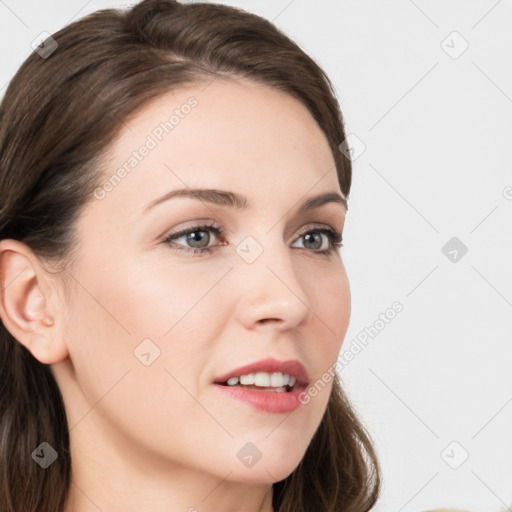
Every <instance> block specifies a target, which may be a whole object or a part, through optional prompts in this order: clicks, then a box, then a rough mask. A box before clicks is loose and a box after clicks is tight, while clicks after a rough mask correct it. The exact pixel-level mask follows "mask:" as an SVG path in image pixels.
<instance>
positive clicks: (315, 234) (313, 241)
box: [299, 227, 343, 254]
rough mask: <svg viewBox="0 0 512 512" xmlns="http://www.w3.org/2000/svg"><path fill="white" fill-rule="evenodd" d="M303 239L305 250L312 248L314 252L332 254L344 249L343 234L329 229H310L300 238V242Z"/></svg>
mask: <svg viewBox="0 0 512 512" xmlns="http://www.w3.org/2000/svg"><path fill="white" fill-rule="evenodd" d="M301 239H303V240H304V243H305V244H306V247H304V248H305V249H308V248H312V249H313V252H317V253H320V254H330V253H333V252H335V251H336V250H337V249H338V248H341V247H343V242H342V235H341V233H339V232H338V231H336V230H335V229H332V228H329V227H315V228H313V229H312V228H311V227H309V229H308V231H306V232H305V233H303V234H301V235H300V236H299V240H301ZM324 241H325V242H326V243H324ZM308 245H309V246H310V247H307V246H308ZM311 246H312V247H311ZM322 247H323V250H321V249H322Z"/></svg>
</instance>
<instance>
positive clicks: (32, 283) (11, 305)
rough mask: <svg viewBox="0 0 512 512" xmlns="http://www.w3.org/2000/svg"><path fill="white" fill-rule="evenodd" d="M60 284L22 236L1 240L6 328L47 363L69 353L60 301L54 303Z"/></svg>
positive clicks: (0, 305)
mask: <svg viewBox="0 0 512 512" xmlns="http://www.w3.org/2000/svg"><path fill="white" fill-rule="evenodd" d="M52 286H56V283H55V280H53V279H51V276H50V274H48V273H47V272H46V271H45V270H44V269H43V268H42V267H41V265H40V262H39V260H38V258H37V257H36V256H35V255H34V253H33V252H32V251H31V249H30V248H29V247H28V246H27V245H26V244H24V243H22V242H19V241H18V240H12V239H4V240H0V292H1V296H0V317H1V319H2V323H3V324H4V326H5V327H6V329H7V330H8V331H9V332H10V333H11V334H12V336H13V337H14V338H16V340H18V341H19V342H20V343H21V344H22V345H24V346H25V347H26V348H27V349H28V350H29V351H30V352H31V354H32V355H33V356H34V357H35V358H36V359H37V360H39V361H40V362H41V363H44V364H53V363H57V362H59V361H62V360H63V359H66V357H68V355H69V352H68V349H67V346H66V343H65V341H64V340H63V339H62V336H59V331H60V329H59V328H58V327H60V326H59V325H58V320H59V318H56V317H55V315H54V314H53V310H58V305H56V304H51V303H50V297H52V296H53V295H57V294H52V293H51V292H52V288H51V287H52Z"/></svg>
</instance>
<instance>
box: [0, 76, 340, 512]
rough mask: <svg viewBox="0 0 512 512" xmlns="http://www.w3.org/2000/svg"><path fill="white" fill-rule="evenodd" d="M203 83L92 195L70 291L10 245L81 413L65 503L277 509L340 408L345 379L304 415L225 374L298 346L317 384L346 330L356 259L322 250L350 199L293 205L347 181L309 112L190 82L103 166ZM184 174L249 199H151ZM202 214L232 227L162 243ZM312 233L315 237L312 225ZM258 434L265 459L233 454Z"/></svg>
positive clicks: (155, 107)
mask: <svg viewBox="0 0 512 512" xmlns="http://www.w3.org/2000/svg"><path fill="white" fill-rule="evenodd" d="M191 96H193V97H194V98H195V99H196V100H197V105H196V106H195V107H194V108H192V109H191V110H190V112H189V114H187V115H184V116H183V117H181V118H180V120H179V123H178V124H177V125H176V126H175V127H174V129H173V130H172V131H171V132H169V133H167V134H165V136H164V137H163V138H162V140H161V141H159V142H158V144H157V145H156V147H154V148H152V149H151V150H150V151H149V153H148V154H147V155H146V156H145V157H144V158H143V159H142V160H141V161H140V162H139V163H138V165H137V166H136V167H135V168H133V170H132V171H131V172H130V173H128V174H127V175H126V176H125V177H124V178H123V179H122V180H121V181H120V182H119V183H117V184H116V185H115V186H114V187H112V188H111V189H110V190H109V191H108V192H106V193H105V194H104V197H103V198H101V199H96V198H92V199H91V201H90V203H89V205H88V207H87V209H86V210H85V212H84V213H83V214H82V215H81V217H80V218H79V221H78V225H77V230H78V240H79V244H78V247H77V258H76V260H74V261H73V265H72V266H70V267H69V269H68V271H67V272H68V273H69V276H68V279H69V283H70V287H69V289H65V287H64V282H63V277H64V275H63V274H52V273H50V272H47V271H46V267H44V266H43V265H42V264H41V262H40V261H39V260H38V258H36V257H35V256H34V254H33V253H32V252H31V251H30V249H29V248H28V247H26V246H25V245H24V244H21V243H19V242H16V241H14V240H3V241H1V242H0V264H1V268H2V272H1V279H2V283H1V284H2V288H6V289H5V290H4V292H3V294H2V301H1V309H0V314H1V317H2V320H3V321H4V324H5V325H6V327H7V328H8V329H9V330H10V332H11V333H12V334H13V335H14V337H15V338H16V339H17V340H18V341H19V342H20V343H22V344H23V345H25V346H26V347H27V348H28V349H29V350H30V351H31V353H32V354H33V355H34V357H36V358H37V359H39V360H40V361H41V362H44V363H45V364H49V365H51V369H52V372H53V374H54V376H55V378H56V380H57V383H58V385H59V387H60V389H61V391H62V394H63V398H64V402H65V406H66V410H67V416H68V422H69V428H70V437H71V451H72V463H73V483H72V486H71V489H70V498H69V503H68V507H67V512H93V511H94V512H97V511H98V509H100V510H103V511H105V512H106V511H108V512H117V511H123V512H126V511H137V512H138V511H140V510H151V511H152V512H164V511H165V512H219V511H222V512H272V511H273V508H272V484H273V483H274V482H277V481H279V480H281V479H284V478H286V477H287V476H288V475H289V474H290V473H291V472H292V471H293V470H294V469H295V468H296V467H297V465H298V464H299V462H300V460H301V459H302V457H303V456H304V453H305V451H306V449H307V447H308V445H309V443H310V441H311V439H312V437H313V435H314V433H315V431H316V429H317V428H318V426H319V424H320V421H321V419H322V416H323V414H324V412H325V409H326V406H327V402H328V399H329V393H330V390H331V386H332V384H331V383H329V384H328V385H327V386H326V387H325V388H324V389H323V390H322V391H321V392H319V393H318V394H317V395H316V396H314V397H312V398H311V400H310V402H309V403H308V404H307V405H302V406H301V407H300V408H299V409H297V410H296V411H294V412H293V413H291V414H275V413H267V412H262V411H257V410H255V409H253V408H252V407H250V406H249V405H247V404H246V403H244V402H237V401H234V400H231V399H229V398H227V397H226V396H224V394H223V393H220V392H219V390H218V389H216V387H215V386H214V385H213V381H214V379H215V378H216V377H217V376H219V375H221V374H224V373H226V372H227V371H229V370H231V369H234V368H237V367H239V366H242V365H245V364H248V363H251V362H254V361H257V360H259V359H262V358H267V357H274V358H276V359H279V360H288V359H298V360H299V361H300V362H302V363H303V364H304V366H305V367H306V369H307V372H308V374H309V381H310V383H314V382H315V381H317V379H320V378H321V376H322V374H324V372H326V371H327V370H328V369H329V368H330V367H331V366H332V365H333V364H334V363H335V361H336V359H337V357H338V354H339V351H340V348H341V345H342V342H343V339H344V337H345V333H346V330H347V328H348V324H349V318H350V289H349V282H348V278H347V275H346V272H345V268H344V265H343V262H342V256H341V253H340V252H339V249H337V248H334V250H333V252H331V253H328V254H321V253H320V252H318V251H321V250H326V249H328V248H329V238H328V236H327V235H325V234H322V233H320V232H317V231H316V229H317V228H329V227H330V228H332V229H334V230H336V231H338V232H342V230H343V225H344V222H345V207H344V206H343V205H341V204H338V203H336V202H329V203H326V204H324V205H322V206H320V207H317V208H315V209H313V210H310V211H307V212H306V213H303V214H301V215H298V214H297V210H298V207H299V205H300V204H301V203H302V202H303V201H304V200H305V199H307V198H310V197H313V196H316V195H319V194H321V193H326V192H334V193H338V194H341V191H340V188H339V183H338V180H337V176H336V170H335V167H334V160H333V157H332V154H331V151H330V148H329V146H328V143H327V140H326V138H325V136H324V134H323V132H322V131H321V129H320V128H319V126H318V125H317V123H316V122H315V121H314V119H313V117H312V116H311V115H310V114H309V112H308V111H307V109H306V108H305V107H304V106H303V105H302V104H301V103H300V102H298V101H297V100H295V99H294V98H292V97H291V96H288V95H286V94H284V93H282V92H280V91H277V90H274V89H272V88H269V87H265V86H262V85H258V84H255V83H252V82H249V81H238V82H237V81H234V80H233V81H225V80H221V79H216V80H215V81H213V83H212V84H211V85H210V86H209V87H207V88H206V89H205V85H204V84H199V85H195V86H188V87H187V88H183V89H180V90H178V91H175V92H173V93H169V94H166V95H165V96H162V97H160V98H158V99H156V100H155V101H153V102H152V103H151V104H150V105H147V106H146V107H145V108H144V109H143V110H142V111H141V112H139V113H138V114H137V115H136V116H134V117H133V118H132V119H130V120H127V122H126V123H125V127H124V128H123V131H122V133H121V136H120V137H119V138H118V139H117V141H116V143H115V144H114V145H113V146H112V148H111V151H110V153H109V157H108V159H107V160H106V161H105V165H106V172H105V181H106V180H108V178H109V177H111V176H112V174H114V173H115V171H116V170H117V169H119V168H120V167H122V165H123V163H125V162H126V161H127V160H128V158H130V155H131V154H132V153H133V151H135V150H138V148H140V147H141V146H142V145H144V144H145V141H146V140H147V139H146V138H147V136H148V134H152V133H154V129H155V127H157V126H159V123H161V122H162V121H163V120H166V119H169V116H170V113H172V111H173V109H175V108H179V107H180V106H181V105H183V104H185V103H187V99H188V98H190V97H191ZM153 138H155V137H153ZM185 187H202V188H215V189H222V190H229V191H232V192H236V193H238V194H242V195H244V196H246V198H247V201H248V203H249V204H250V207H249V208H247V209H246V210H241V209H240V210H237V209H234V208H231V207H229V206H221V205H215V204H212V203H208V202H206V201H201V200H198V199H193V198H186V197H180V198H173V199H171V200H168V201H164V202H162V203H160V204H158V205H156V206H154V207H153V208H151V209H149V210H148V211H144V209H145V207H146V206H147V205H148V204H149V203H151V202H152V201H154V200H155V199H157V198H159V197H161V196H163V195H164V194H165V193H167V192H169V191H171V190H176V189H182V188H185ZM105 188H108V187H105ZM103 190H105V189H103ZM204 223H215V224H216V225H217V224H218V225H220V226H221V227H222V229H223V230H224V233H223V234H222V235H220V236H218V237H217V235H216V234H215V233H214V232H212V231H207V232H206V233H198V234H200V235H202V238H201V240H203V241H204V240H205V239H206V245H207V247H209V248H211V252H210V253H207V252H206V253H203V254H193V253H192V252H187V249H189V250H190V251H193V250H194V249H193V248H194V247H199V246H200V244H199V243H198V242H197V241H196V242H195V245H193V244H192V241H191V238H190V236H189V237H187V236H186V235H185V236H181V237H180V238H176V239H174V240H173V242H172V243H170V242H169V243H166V242H164V241H163V238H164V237H165V236H166V235H169V234H171V233H176V232H178V231H180V230H182V229H184V228H188V227H193V226H200V225H202V224H204ZM196 231H201V230H199V229H198V230H196ZM311 232H312V233H318V234H317V236H318V237H319V242H318V246H317V245H315V242H314V240H309V241H308V240H307V239H306V237H305V236H304V235H305V234H306V233H311ZM208 233H209V237H210V238H209V242H208V241H207V240H208ZM246 237H252V238H253V239H254V240H255V241H256V242H257V244H258V245H259V246H260V247H261V248H262V253H261V255H260V256H259V257H258V258H257V259H255V261H253V262H251V263H248V262H247V261H246V260H244V258H243V257H241V256H240V254H239V253H237V251H236V248H237V246H238V245H239V244H240V243H241V242H242V241H243V240H244V239H246ZM198 238H199V237H196V240H197V239H198ZM172 247H180V248H181V250H174V249H173V248H172ZM249 247H250V250H251V251H254V250H256V249H255V247H257V246H256V245H250V246H249ZM7 283H10V284H9V286H8V287H6V284H7ZM146 339H149V340H151V342H149V344H147V345H145V347H146V350H145V353H148V350H149V352H150V356H151V358H153V357H154V356H155V354H156V352H155V351H156V350H159V351H160V352H159V355H158V357H156V358H155V359H154V360H153V361H152V362H151V364H149V365H146V364H143V363H142V362H141V360H140V358H138V357H136V356H135V355H134V350H135V351H136V352H137V347H138V346H140V344H141V342H142V341H143V340H146ZM146 343H148V342H146ZM154 347H158V349H155V348H154ZM139 356H140V354H139ZM144 357H145V358H146V360H147V359H148V357H149V356H147V355H146V356H144ZM146 362H147V361H146ZM246 443H252V444H254V445H255V446H256V447H257V448H258V450H259V451H260V452H261V453H262V457H261V459H260V460H259V461H258V462H257V463H256V464H255V465H253V466H252V467H247V466H246V465H244V464H242V463H241V461H240V459H239V458H238V457H237V453H238V451H239V450H240V449H241V448H242V447H243V446H244V445H246Z"/></svg>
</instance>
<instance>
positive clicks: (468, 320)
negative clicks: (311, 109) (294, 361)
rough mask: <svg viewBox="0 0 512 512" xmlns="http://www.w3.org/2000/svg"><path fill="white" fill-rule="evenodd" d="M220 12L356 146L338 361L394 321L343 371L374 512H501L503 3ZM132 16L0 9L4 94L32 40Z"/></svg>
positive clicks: (258, 6)
mask: <svg viewBox="0 0 512 512" xmlns="http://www.w3.org/2000/svg"><path fill="white" fill-rule="evenodd" d="M223 3H226V4H229V5H233V6H238V7H241V8H244V9H246V10H249V11H251V12H254V13H256V14H260V15H262V16H265V17H267V18H268V19H270V20H273V21H274V23H275V24H276V25H277V26H278V27H279V28H281V29H282V30H283V31H284V32H285V33H286V34H288V35H289V36H290V37H291V38H292V39H294V40H295V41H297V42H298V43H299V44H300V45H301V46H302V47H303V48H304V50H306V51H307V52H308V53H309V54H310V55H311V56H313V58H315V59H316V60H317V61H318V62H319V63H320V65H321V66H323V68H324V69H325V70H326V71H327V74H328V75H329V76H330V77H331V79H332V81H333V83H334V85H335V88H336V90H337V93H338V96H339V99H340V104H341V107H342V111H343V113H344V115H345V120H346V128H347V132H350V133H354V134H355V137H357V139H356V138H351V140H352V141H355V142H354V148H355V149H357V147H363V146H361V144H364V146H365V150H364V151H363V152H362V153H361V154H360V156H357V158H356V160H355V163H354V176H353V188H352V191H351V195H350V199H349V211H348V216H347V221H346V227H345V230H344V248H343V249H342V251H343V252H342V254H343V255H344V261H345V266H346V268H347V272H348V275H349V279H350V283H351V289H352V318H351V323H350V327H349V330H348V332H347V336H346V338H345V343H344V345H343V349H342V352H344V351H345V350H347V351H348V350H349V347H350V346H351V342H352V341H353V340H354V339H355V338H356V336H358V335H359V336H361V333H362V332H364V330H365V328H369V327H370V326H372V325H373V324H374V323H375V322H376V320H378V318H379V313H384V312H385V311H386V310H388V309H389V308H390V307H391V304H392V303H393V302H395V301H399V302H400V303H401V304H402V305H403V311H402V312H401V313H399V314H397V315H396V317H395V318H394V319H393V320H392V321H390V322H389V323H388V324H386V325H385V327H384V328H382V327H381V328H380V329H378V333H377V334H376V335H373V337H368V341H367V344H366V346H365V347H364V348H363V350H360V351H359V352H358V353H357V355H356V356H355V357H354V358H353V360H352V361H351V362H350V363H349V364H348V365H347V366H346V367H345V368H344V369H343V371H342V372H341V376H342V381H343V383H344V385H345V388H346V389H347V392H348V394H349V396H350V398H351V399H352V401H353V403H354V405H355V408H356V410H357V411H358V412H359V415H360V417H361V419H362V420H363V423H364V424H365V425H366V426H367V428H368V430H369V432H370V434H371V436H372V437H373V439H374V441H375V444H376V448H377V451H378V454H379V456H380V458H381V462H382V466H383V473H384V487H383V492H382V497H381V500H380V501H379V505H378V506H377V507H376V508H375V510H376V511H377V512H381V511H382V512H383V511H390V510H393V511H395V512H402V511H403V512H412V511H422V510H427V509H429V508H433V507H436V506H457V507H460V508H467V509H468V510H471V511H474V512H484V511H485V512H487V511H489V512H491V511H498V510H502V509H504V508H505V507H506V506H507V505H509V506H510V505H512V429H511V426H512V403H511V402H512V374H511V371H510V360H511V356H512V348H511V343H512V336H511V326H512V271H511V265H512V258H511V256H512V188H511V187H512V168H511V162H512V144H511V136H512V99H511V98H512V68H511V62H512V55H511V54H512V31H511V30H510V27H511V24H512V2H511V1H510V0H509V1H507V0H504V1H502V0H500V1H496V0H485V1H483V0H482V1H473V2H464V1H455V0H451V1H450V2H442V1H428V2H427V1H425V0H423V1H420V0H415V1H414V2H413V1H412V0H401V1H380V2H379V1H377V0H374V1H361V0H359V1H355V0H353V1H347V0H343V1H337V2H335V1H325V0H322V1H316V2H312V1H309V2H308V1H307V0H292V1H291V2H290V0H279V1H270V0H266V1H261V0H253V1H241V0H238V1H229V2H228V1H225V2H223ZM128 5H130V4H129V3H128V2H114V1H108V2H107V1H89V2H86V1H85V0H73V1H63V0H62V1H46V2H37V1H35V0H31V1H28V0H24V1H23V2H15V1H14V0H2V1H0V45H1V48H2V50H1V53H0V63H1V66H0V88H1V90H0V95H1V94H3V91H5V86H6V85H7V83H8V81H9V80H10V79H11V77H12V76H13V75H14V73H15V72H16V70H17V68H18V66H19V65H20V64H21V63H22V61H23V60H24V59H25V58H26V57H27V56H28V55H29V53H30V52H31V42H32V41H33V40H34V39H35V38H36V36H38V35H39V34H40V33H41V32H42V31H47V32H49V33H53V32H55V31H57V30H58V29H60V28H61V27H62V26H64V25H65V24H67V23H69V22H70V21H72V20H74V19H76V18H79V17H81V16H83V15H84V14H86V13H89V12H92V11H95V10H97V9H100V8H106V7H112V6H118V7H119V6H128ZM454 31H456V32H457V33H458V34H453V32H454ZM443 41H444V42H443ZM466 44H468V45H469V46H468V48H467V49H466V50H465V51H464V52H463V53H462V54H460V55H459V53H460V52H461V51H462V50H463V49H464V47H465V45H466ZM450 54H451V55H450ZM455 57H456V58H455ZM358 140H360V141H361V142H358ZM356 155H357V153H356V154H355V156H356ZM507 187H509V188H507ZM507 191H508V192H507ZM507 197H508V198H509V199H507ZM452 237H457V238H458V239H459V240H460V241H462V242H463V243H464V244H465V246H466V247H467V248H468V252H467V254H465V255H464V256H463V257H460V252H459V253H457V257H458V261H456V262H453V261H451V260H450V259H449V258H448V257H447V256H445V254H444V253H443V252H442V250H441V248H442V247H443V246H444V245H445V244H446V243H447V242H448V241H449V240H450V239H451V238H452ZM452 254H454V253H452ZM353 346H354V345H352V347H353ZM355 351H356V349H354V352H355ZM454 441H455V442H456V444H451V443H453V442H454ZM447 447H448V448H447ZM466 455H469V456H468V458H467V460H465V461H464V462H462V461H463V459H464V457H465V456H466ZM459 465H460V466H459ZM455 466H459V467H458V468H457V469H455V468H454V467H455Z"/></svg>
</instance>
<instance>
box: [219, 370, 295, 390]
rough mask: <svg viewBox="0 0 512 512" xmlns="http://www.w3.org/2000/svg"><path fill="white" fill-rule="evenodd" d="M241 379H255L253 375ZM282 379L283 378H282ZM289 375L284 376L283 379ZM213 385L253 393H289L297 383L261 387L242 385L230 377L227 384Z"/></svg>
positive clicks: (238, 379) (237, 379) (237, 378)
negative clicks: (252, 391)
mask: <svg viewBox="0 0 512 512" xmlns="http://www.w3.org/2000/svg"><path fill="white" fill-rule="evenodd" d="M274 375H281V376H282V374H274ZM242 377H247V378H248V379H251V377H255V375H254V374H249V375H244V376H242ZM282 377H284V376H282ZM286 377H288V378H289V375H286V376H285V378H286ZM214 384H219V385H220V386H226V387H238V388H245V389H253V390H255V391H267V392H268V391H270V392H274V393H290V392H291V391H293V390H294V389H296V388H297V386H298V384H297V382H296V381H295V382H293V383H292V384H289V383H287V384H284V385H281V386H262V385H256V384H243V383H241V382H240V378H239V377H231V379H229V381H227V382H215V383H214Z"/></svg>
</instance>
